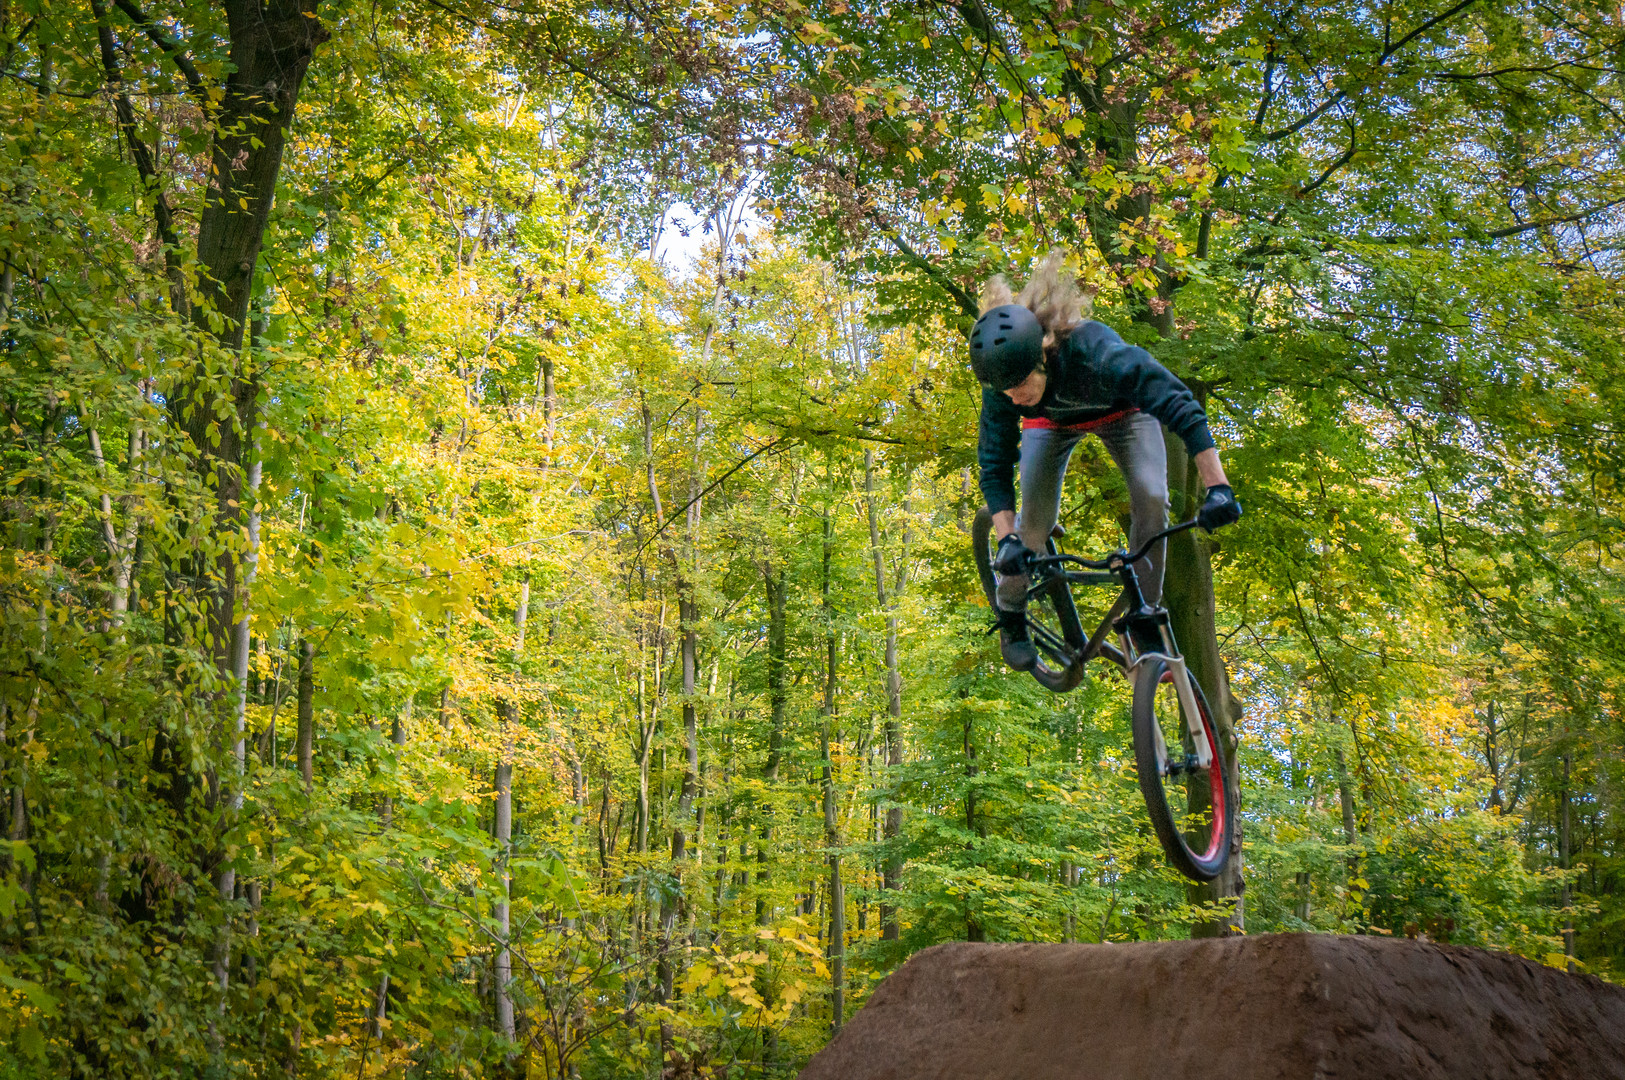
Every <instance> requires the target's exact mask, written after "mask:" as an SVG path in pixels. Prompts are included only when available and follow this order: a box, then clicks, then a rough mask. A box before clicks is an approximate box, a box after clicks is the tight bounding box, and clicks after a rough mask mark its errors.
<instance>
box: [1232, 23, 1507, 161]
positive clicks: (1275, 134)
mask: <svg viewBox="0 0 1625 1080" xmlns="http://www.w3.org/2000/svg"><path fill="white" fill-rule="evenodd" d="M1476 2H1477V0H1460V2H1459V3H1457V4H1456V6H1455V7H1453V8H1451V9H1450V10H1448V11H1445V12H1442V13H1441V14H1438V15H1435V16H1433V18H1431V19H1428V20H1426V21H1424V22H1423V23H1421V24H1420V25H1419V26H1417V27H1415V28H1414V29H1413V30H1411V32H1410V33H1408V34H1406V35H1405V36H1404V37H1402V38H1400V39H1399V40H1398V41H1396V42H1394V43H1393V44H1391V45H1387V46H1384V47H1383V50H1382V53H1381V55H1379V56H1378V57H1377V62H1376V64H1374V65H1373V67H1378V68H1380V67H1382V66H1383V65H1384V64H1386V63H1387V62H1388V61H1389V60H1390V59H1392V58H1393V56H1394V54H1395V53H1397V52H1399V50H1400V49H1403V48H1404V47H1405V46H1406V45H1408V44H1410V43H1411V42H1412V41H1414V40H1416V38H1417V36H1418V35H1420V34H1425V33H1427V32H1428V31H1429V30H1431V29H1433V28H1434V27H1435V26H1438V25H1439V24H1440V23H1442V22H1445V21H1447V20H1449V19H1452V18H1454V17H1455V16H1457V15H1459V14H1461V13H1462V12H1463V11H1465V10H1466V9H1468V8H1469V7H1472V6H1473V4H1474V3H1476ZM1348 97H1349V92H1348V91H1347V90H1339V91H1338V92H1337V93H1335V94H1333V95H1332V96H1331V97H1330V98H1327V99H1326V100H1325V101H1324V102H1322V103H1321V104H1320V105H1317V106H1316V107H1315V108H1314V109H1313V110H1311V111H1310V112H1309V114H1308V115H1306V116H1304V117H1302V118H1301V119H1299V120H1296V121H1294V122H1293V123H1291V124H1289V125H1287V126H1286V127H1284V128H1281V129H1280V130H1278V131H1272V132H1270V133H1269V134H1268V135H1265V136H1264V141H1265V142H1276V141H1278V140H1280V139H1284V138H1286V137H1287V136H1288V135H1291V134H1293V133H1294V132H1298V131H1301V130H1303V129H1304V128H1306V127H1308V126H1309V125H1310V124H1312V123H1314V122H1315V121H1316V120H1317V119H1319V118H1320V117H1321V116H1323V115H1325V113H1326V110H1327V109H1330V108H1332V107H1333V106H1335V105H1337V104H1338V103H1339V102H1342V101H1347V100H1348Z"/></svg>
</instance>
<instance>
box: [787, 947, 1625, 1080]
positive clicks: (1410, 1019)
mask: <svg viewBox="0 0 1625 1080" xmlns="http://www.w3.org/2000/svg"><path fill="white" fill-rule="evenodd" d="M1183 1077H1193V1078H1194V1077H1201V1078H1203V1080H1390V1078H1392V1080H1443V1078H1446V1077H1448V1078H1450V1080H1456V1078H1461V1080H1511V1078H1518V1080H1522V1078H1525V1077H1528V1078H1530V1080H1535V1078H1539V1080H1592V1078H1608V1080H1625V988H1621V987H1617V986H1611V985H1609V984H1608V983H1605V982H1603V981H1602V980H1601V979H1597V978H1595V977H1593V976H1589V975H1580V976H1575V975H1567V974H1564V973H1563V972H1561V971H1557V970H1554V969H1552V968H1548V967H1542V966H1541V965H1539V964H1536V963H1533V962H1531V961H1528V960H1524V959H1521V958H1519V957H1515V956H1508V955H1505V954H1503V953H1493V952H1486V951H1484V950H1482V949H1466V948H1459V947H1456V946H1449V945H1431V944H1428V943H1426V942H1415V941H1405V940H1397V941H1396V940H1391V939H1387V938H1372V937H1333V936H1330V935H1318V934H1271V935H1263V936H1259V937H1236V938H1223V939H1207V940H1201V941H1164V942H1146V943H1143V944H1132V945H939V946H937V947H935V948H932V949H927V950H925V951H924V952H922V953H919V954H918V955H916V956H915V957H914V958H913V959H911V960H910V961H909V962H908V963H906V964H904V965H903V966H902V967H901V968H899V969H898V970H897V971H895V972H893V973H892V975H891V976H890V977H889V978H887V979H886V981H885V982H883V983H881V984H880V986H879V987H877V988H876V990H875V992H874V996H873V997H871V998H870V999H869V1003H868V1004H867V1005H865V1006H864V1007H863V1009H861V1010H860V1011H859V1012H858V1013H857V1015H856V1016H854V1017H853V1018H852V1019H851V1020H850V1021H849V1022H848V1023H847V1025H846V1027H845V1029H844V1030H843V1031H842V1032H841V1033H840V1035H839V1036H837V1037H836V1038H835V1040H834V1041H833V1042H831V1043H830V1044H829V1046H827V1047H825V1048H824V1050H823V1051H822V1052H820V1053H819V1054H818V1056H817V1057H815V1058H813V1059H812V1062H811V1063H810V1064H809V1065H808V1066H807V1068H806V1069H805V1070H804V1071H803V1072H802V1073H801V1080H939V1078H940V1080H948V1078H953V1080H1096V1078H1098V1080H1167V1078H1183Z"/></svg>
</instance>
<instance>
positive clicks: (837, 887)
mask: <svg viewBox="0 0 1625 1080" xmlns="http://www.w3.org/2000/svg"><path fill="white" fill-rule="evenodd" d="M834 545H835V520H834V518H832V517H830V513H829V507H828V506H826V507H825V508H824V576H823V583H822V585H823V608H824V622H825V627H826V629H825V632H824V709H823V712H824V724H823V732H822V737H821V739H820V742H821V744H822V750H823V759H824V776H823V787H824V847H825V848H826V849H827V851H828V855H827V858H828V861H829V947H828V956H829V981H830V994H829V1003H830V1032H831V1034H835V1033H838V1032H839V1031H840V1030H841V1021H842V1020H843V1019H844V1018H845V1016H846V889H845V887H844V886H843V885H842V882H841V851H840V847H841V833H840V828H839V819H838V818H837V816H836V811H837V809H838V806H839V803H838V800H837V799H836V797H835V763H834V761H833V759H832V758H831V757H830V738H831V728H832V727H833V726H834V724H835V677H836V663H837V659H838V656H839V640H838V638H837V635H836V632H835V609H834V606H833V604H832V603H831V598H830V559H831V557H832V556H833V554H834V550H833V549H834Z"/></svg>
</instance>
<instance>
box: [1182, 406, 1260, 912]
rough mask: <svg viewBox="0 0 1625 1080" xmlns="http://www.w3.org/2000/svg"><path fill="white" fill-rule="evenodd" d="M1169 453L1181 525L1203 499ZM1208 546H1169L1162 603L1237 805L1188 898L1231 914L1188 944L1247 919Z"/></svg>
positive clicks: (1230, 714) (1233, 749) (1234, 747)
mask: <svg viewBox="0 0 1625 1080" xmlns="http://www.w3.org/2000/svg"><path fill="white" fill-rule="evenodd" d="M1163 441H1164V443H1165V444H1166V447H1167V453H1168V491H1169V500H1170V502H1171V503H1172V506H1173V511H1174V517H1175V519H1176V520H1179V521H1185V520H1188V519H1189V518H1190V516H1191V515H1192V514H1194V513H1195V512H1196V510H1197V508H1198V507H1199V506H1200V505H1201V500H1202V496H1203V494H1204V492H1203V488H1202V484H1201V481H1200V479H1199V478H1198V476H1197V473H1196V467H1195V465H1194V463H1193V462H1192V461H1191V459H1190V455H1188V454H1187V453H1186V452H1185V444H1184V443H1183V442H1181V441H1180V440H1179V439H1177V438H1172V437H1170V436H1169V434H1168V432H1167V430H1166V429H1164V431H1163ZM1210 544H1211V541H1209V540H1207V539H1205V538H1202V537H1198V536H1197V531H1196V530H1194V529H1192V530H1186V531H1185V532H1182V533H1179V534H1178V535H1176V536H1174V537H1172V538H1170V539H1169V541H1168V557H1167V560H1166V564H1165V565H1166V570H1165V573H1164V578H1163V581H1164V584H1163V595H1164V600H1163V603H1164V604H1165V606H1166V607H1167V608H1168V615H1169V621H1170V622H1171V623H1172V625H1173V631H1174V639H1175V640H1176V641H1177V642H1178V643H1179V647H1180V650H1181V651H1182V652H1183V653H1184V656H1185V662H1186V664H1187V665H1189V667H1190V672H1191V676H1192V677H1193V678H1194V679H1195V680H1196V683H1197V685H1199V686H1200V687H1201V688H1202V693H1203V695H1204V696H1205V697H1206V698H1207V702H1208V708H1209V709H1210V710H1211V711H1212V713H1213V723H1214V724H1215V726H1217V728H1218V734H1219V740H1220V741H1221V742H1222V743H1223V744H1224V747H1225V752H1226V755H1227V757H1228V758H1229V767H1228V768H1227V769H1226V782H1227V783H1228V784H1229V785H1230V791H1231V801H1232V802H1233V803H1237V804H1238V805H1233V806H1232V807H1231V808H1230V812H1231V814H1232V815H1233V816H1234V818H1235V833H1234V837H1233V839H1232V840H1231V842H1230V859H1229V861H1228V862H1227V863H1226V864H1225V868H1224V871H1223V873H1221V874H1220V875H1219V877H1217V878H1216V879H1214V880H1213V881H1211V882H1208V883H1206V884H1202V885H1196V884H1192V885H1190V886H1189V887H1188V888H1187V892H1188V893H1189V895H1190V898H1191V900H1192V901H1193V902H1196V903H1201V902H1207V901H1230V902H1231V903H1230V906H1229V909H1228V911H1226V912H1225V913H1224V914H1223V915H1221V916H1219V917H1218V918H1215V919H1213V920H1211V921H1208V922H1203V923H1199V924H1196V925H1195V926H1193V927H1192V928H1191V935H1192V936H1193V937H1223V936H1227V935H1230V934H1239V933H1243V932H1244V931H1245V927H1246V911H1245V907H1244V901H1243V892H1244V891H1245V889H1246V881H1245V879H1244V877H1243V874H1242V869H1243V865H1242V829H1241V807H1240V805H1239V802H1240V795H1239V793H1240V791H1241V785H1240V782H1239V779H1238V777H1239V771H1240V765H1239V762H1238V761H1237V751H1238V750H1239V742H1238V740H1237V738H1236V719H1237V717H1238V716H1239V714H1240V709H1239V707H1238V705H1237V702H1236V700H1235V699H1234V698H1233V697H1232V696H1231V694H1230V676H1229V674H1228V673H1227V672H1226V671H1225V668H1224V658H1223V657H1222V656H1221V655H1220V654H1219V638H1218V626H1217V623H1216V621H1215V615H1216V611H1215V603H1214V596H1213V564H1212V563H1211V561H1210V560H1209V550H1210V548H1209V545H1210ZM1197 792H1198V793H1197V794H1196V795H1195V796H1194V801H1196V802H1197V804H1196V805H1192V806H1191V808H1190V809H1191V810H1192V811H1194V812H1200V811H1203V810H1206V809H1207V805H1206V801H1207V799H1208V798H1209V797H1210V796H1208V795H1207V794H1206V793H1205V792H1201V791H1200V789H1197Z"/></svg>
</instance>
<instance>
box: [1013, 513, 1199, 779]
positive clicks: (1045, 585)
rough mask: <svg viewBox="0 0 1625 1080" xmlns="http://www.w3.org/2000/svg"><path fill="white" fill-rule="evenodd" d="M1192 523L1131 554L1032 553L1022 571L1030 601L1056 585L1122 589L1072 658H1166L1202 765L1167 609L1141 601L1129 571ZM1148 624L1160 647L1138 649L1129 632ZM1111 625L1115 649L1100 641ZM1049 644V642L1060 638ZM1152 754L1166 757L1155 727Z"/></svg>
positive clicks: (1191, 696) (1123, 663)
mask: <svg viewBox="0 0 1625 1080" xmlns="http://www.w3.org/2000/svg"><path fill="white" fill-rule="evenodd" d="M1195 526H1196V522H1195V521H1194V520H1192V521H1185V522H1181V523H1180V524H1178V525H1174V526H1172V527H1171V528H1167V529H1164V530H1163V531H1162V532H1160V533H1158V534H1157V535H1156V536H1153V537H1152V538H1151V539H1149V540H1147V541H1146V542H1145V543H1144V544H1142V545H1141V546H1140V549H1139V550H1138V551H1136V552H1135V553H1134V554H1133V555H1130V554H1128V553H1127V552H1124V551H1114V552H1112V553H1111V554H1110V555H1108V556H1106V557H1105V558H1104V559H1085V558H1082V557H1080V556H1077V555H1065V554H1060V555H1035V556H1033V557H1032V558H1031V559H1029V560H1028V563H1027V570H1028V573H1029V574H1031V575H1032V576H1033V577H1034V578H1035V579H1036V580H1035V581H1034V583H1033V584H1032V585H1031V586H1030V587H1029V588H1028V589H1027V597H1028V600H1029V601H1031V599H1032V598H1033V597H1034V596H1035V595H1037V594H1038V593H1041V592H1043V591H1044V590H1046V589H1053V588H1057V587H1070V586H1072V585H1111V584H1121V586H1122V590H1123V591H1122V592H1121V593H1120V594H1119V595H1118V597H1117V600H1116V602H1115V603H1113V604H1112V606H1111V608H1110V609H1109V610H1107V612H1106V617H1105V618H1103V619H1102V620H1101V621H1100V625H1099V626H1098V627H1097V628H1096V629H1095V632H1094V633H1093V634H1090V635H1089V640H1088V642H1087V643H1086V644H1085V645H1084V647H1083V649H1082V651H1081V652H1080V653H1079V654H1078V655H1077V656H1076V657H1075V658H1074V660H1073V661H1072V662H1073V663H1074V664H1086V663H1088V662H1089V661H1090V660H1092V659H1094V658H1095V657H1096V656H1104V657H1105V658H1106V659H1107V660H1109V661H1111V662H1112V663H1114V664H1116V665H1117V666H1118V667H1120V668H1122V669H1123V670H1124V671H1125V672H1131V671H1133V670H1134V669H1135V668H1136V667H1138V666H1139V665H1140V662H1141V661H1142V660H1144V659H1146V658H1147V657H1150V656H1160V657H1161V658H1162V659H1163V660H1164V661H1166V662H1167V664H1168V670H1169V672H1170V673H1171V674H1172V675H1173V683H1174V690H1175V692H1176V693H1177V694H1178V695H1179V705H1180V711H1181V712H1183V713H1184V715H1185V725H1186V727H1187V728H1188V729H1189V730H1190V734H1191V742H1192V744H1193V745H1194V746H1195V747H1196V759H1197V765H1198V766H1199V767H1200V768H1203V769H1206V768H1207V767H1209V766H1210V765H1211V764H1212V763H1213V754H1212V752H1211V751H1210V750H1209V749H1208V743H1207V738H1206V737H1205V735H1204V733H1203V731H1202V718H1201V711H1200V710H1199V709H1198V708H1197V706H1196V692H1195V691H1194V690H1193V689H1192V684H1191V674H1190V669H1189V668H1188V667H1187V666H1186V665H1185V657H1184V656H1183V654H1181V653H1180V651H1179V645H1178V643H1177V642H1175V641H1174V630H1173V627H1172V626H1171V625H1170V624H1169V621H1168V609H1167V608H1165V607H1162V606H1160V605H1157V606H1153V605H1151V604H1148V603H1146V600H1145V594H1144V593H1143V592H1142V591H1141V590H1140V579H1139V576H1138V575H1137V574H1136V573H1135V572H1134V564H1135V563H1137V562H1139V561H1140V560H1141V559H1143V558H1145V555H1146V553H1147V552H1149V551H1150V550H1151V548H1152V546H1153V545H1155V544H1158V543H1160V542H1161V541H1163V540H1166V539H1167V538H1168V537H1170V536H1173V535H1175V534H1177V533H1181V532H1184V531H1185V530H1186V529H1191V528H1195ZM1067 563H1076V564H1077V565H1079V566H1082V567H1085V568H1086V571H1077V570H1067V569H1065V565H1066V564H1067ZM1153 628H1154V629H1155V631H1156V634H1157V636H1158V638H1160V640H1161V641H1162V646H1163V647H1162V649H1160V650H1147V651H1144V652H1142V651H1140V650H1139V649H1138V648H1137V647H1136V645H1135V642H1134V635H1133V634H1132V633H1131V631H1138V632H1139V633H1140V634H1142V635H1144V634H1146V633H1148V632H1149V631H1151V630H1152V629H1153ZM1032 629H1034V630H1036V631H1039V632H1040V633H1041V634H1042V635H1044V636H1049V631H1047V630H1044V629H1043V628H1041V627H1036V626H1035V627H1032ZM1112 630H1116V631H1117V634H1118V639H1119V640H1120V641H1121V642H1122V646H1121V648H1120V649H1119V648H1115V647H1113V646H1112V645H1111V644H1110V643H1109V642H1107V640H1106V638H1107V636H1108V634H1110V632H1111V631H1112ZM1049 644H1051V645H1052V646H1054V645H1055V644H1061V645H1064V644H1065V643H1064V642H1061V643H1053V642H1052V643H1049ZM1157 758H1158V761H1159V762H1160V763H1163V764H1164V765H1165V764H1166V763H1167V761H1168V747H1167V745H1166V744H1165V743H1164V742H1163V739H1162V732H1161V730H1160V729H1158V730H1157Z"/></svg>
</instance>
